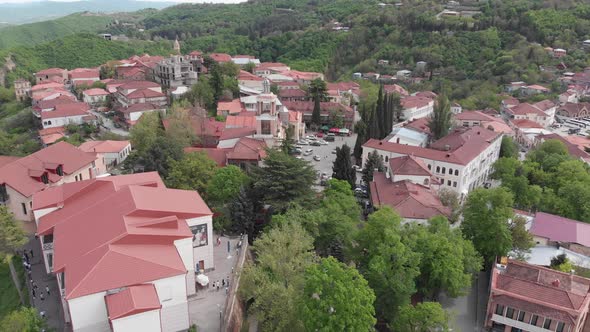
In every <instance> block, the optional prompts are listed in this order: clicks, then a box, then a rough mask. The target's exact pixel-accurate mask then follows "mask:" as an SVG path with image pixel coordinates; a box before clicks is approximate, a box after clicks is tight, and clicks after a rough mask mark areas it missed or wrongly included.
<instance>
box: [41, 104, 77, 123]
mask: <svg viewBox="0 0 590 332" xmlns="http://www.w3.org/2000/svg"><path fill="white" fill-rule="evenodd" d="M88 114H89V113H88V104H86V103H68V104H58V105H56V106H55V110H54V111H48V112H41V119H43V120H45V119H55V118H62V117H69V116H80V115H88Z"/></svg>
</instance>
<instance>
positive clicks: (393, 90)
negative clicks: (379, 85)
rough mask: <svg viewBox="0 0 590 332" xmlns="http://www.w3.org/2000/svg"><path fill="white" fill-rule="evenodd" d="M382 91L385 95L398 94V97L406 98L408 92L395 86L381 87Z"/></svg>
mask: <svg viewBox="0 0 590 332" xmlns="http://www.w3.org/2000/svg"><path fill="white" fill-rule="evenodd" d="M383 91H384V92H386V93H398V94H399V95H400V96H408V95H409V93H408V90H406V89H404V88H403V87H402V86H400V85H397V84H385V85H383Z"/></svg>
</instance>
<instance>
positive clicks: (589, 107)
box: [557, 103, 590, 118]
mask: <svg viewBox="0 0 590 332" xmlns="http://www.w3.org/2000/svg"><path fill="white" fill-rule="evenodd" d="M582 111H585V113H584V115H588V112H589V111H590V103H578V104H574V103H565V104H564V105H561V106H559V108H557V112H558V113H559V114H562V115H565V116H568V117H571V118H575V117H578V116H579V115H580V112H582Z"/></svg>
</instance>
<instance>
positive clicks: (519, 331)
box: [510, 327, 522, 332]
mask: <svg viewBox="0 0 590 332" xmlns="http://www.w3.org/2000/svg"><path fill="white" fill-rule="evenodd" d="M510 332H522V329H519V328H518V327H513V328H512V329H510Z"/></svg>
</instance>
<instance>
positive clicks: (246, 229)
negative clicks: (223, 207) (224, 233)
mask: <svg viewBox="0 0 590 332" xmlns="http://www.w3.org/2000/svg"><path fill="white" fill-rule="evenodd" d="M254 208H255V203H254V202H253V201H252V198H251V197H249V195H248V191H247V189H246V188H245V187H241V188H240V191H239V192H238V195H237V196H236V198H235V199H234V200H233V201H232V202H231V203H230V205H229V207H228V210H229V215H230V218H231V220H232V226H231V228H232V230H233V231H235V232H236V233H237V232H240V233H244V234H247V235H248V240H250V241H252V240H253V239H254V235H255V230H256V220H255V212H256V211H255V210H254Z"/></svg>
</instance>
